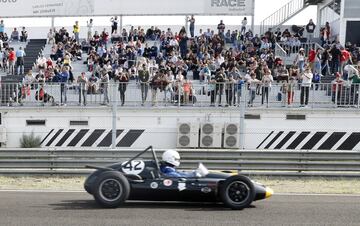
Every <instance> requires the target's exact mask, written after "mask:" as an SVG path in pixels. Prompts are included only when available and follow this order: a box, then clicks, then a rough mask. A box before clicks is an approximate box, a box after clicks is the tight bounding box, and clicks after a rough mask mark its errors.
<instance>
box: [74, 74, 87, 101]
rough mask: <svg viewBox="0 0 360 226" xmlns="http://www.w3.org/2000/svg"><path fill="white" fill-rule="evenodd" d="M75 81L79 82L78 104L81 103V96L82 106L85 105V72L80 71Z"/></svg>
mask: <svg viewBox="0 0 360 226" xmlns="http://www.w3.org/2000/svg"><path fill="white" fill-rule="evenodd" d="M77 83H78V84H79V105H81V96H83V99H84V106H86V95H87V87H88V79H87V77H86V76H85V72H82V73H81V75H80V76H79V77H78V78H77Z"/></svg>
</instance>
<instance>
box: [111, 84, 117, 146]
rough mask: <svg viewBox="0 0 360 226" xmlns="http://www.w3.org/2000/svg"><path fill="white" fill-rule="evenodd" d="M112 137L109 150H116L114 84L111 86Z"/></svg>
mask: <svg viewBox="0 0 360 226" xmlns="http://www.w3.org/2000/svg"><path fill="white" fill-rule="evenodd" d="M112 89H113V90H112V134H111V135H112V136H111V148H112V149H115V148H116V144H115V143H116V108H117V107H116V103H117V102H116V83H114V84H113V86H112Z"/></svg>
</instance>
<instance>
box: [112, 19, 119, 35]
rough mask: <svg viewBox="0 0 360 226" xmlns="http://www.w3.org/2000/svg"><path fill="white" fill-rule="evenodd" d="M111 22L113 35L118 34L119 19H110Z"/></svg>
mask: <svg viewBox="0 0 360 226" xmlns="http://www.w3.org/2000/svg"><path fill="white" fill-rule="evenodd" d="M110 22H111V34H113V33H114V32H115V31H116V32H117V29H118V23H119V21H118V17H117V16H116V17H111V19H110Z"/></svg>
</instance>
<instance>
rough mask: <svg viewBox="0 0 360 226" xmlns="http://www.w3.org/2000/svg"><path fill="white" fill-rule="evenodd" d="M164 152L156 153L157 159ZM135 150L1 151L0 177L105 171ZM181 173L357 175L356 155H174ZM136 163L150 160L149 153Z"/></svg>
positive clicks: (197, 152) (265, 152)
mask: <svg viewBox="0 0 360 226" xmlns="http://www.w3.org/2000/svg"><path fill="white" fill-rule="evenodd" d="M163 151H164V150H157V156H161V154H162V152H163ZM139 152H140V150H105V149H104V150H70V149H66V150H65V149H64V150H60V149H52V150H50V149H47V150H43V149H41V150H40V149H2V150H0V175H9V174H10V175H20V174H21V175H23V174H26V175H37V174H48V175H55V174H61V175H86V174H89V173H90V172H92V170H90V169H86V168H85V165H96V166H106V165H109V164H112V163H116V162H122V161H125V160H127V159H129V158H131V157H133V156H135V155H136V154H137V153H139ZM179 152H180V154H181V157H182V160H181V167H180V168H181V169H194V168H196V167H197V164H198V163H199V162H202V163H203V164H204V165H206V166H207V167H208V168H209V169H211V170H237V171H239V172H240V173H243V174H248V175H262V176H300V177H301V176H322V177H327V176H329V177H358V176H360V152H355V151H348V152H337V151H308V150H303V151H269V150H258V151H249V150H215V149H214V150H185V149H182V150H179ZM141 158H143V159H145V160H146V159H147V160H149V159H152V157H151V153H145V154H144V155H143V156H142V157H141Z"/></svg>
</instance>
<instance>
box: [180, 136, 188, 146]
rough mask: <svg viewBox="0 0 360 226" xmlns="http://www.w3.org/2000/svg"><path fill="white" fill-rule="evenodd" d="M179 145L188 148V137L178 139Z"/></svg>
mask: <svg viewBox="0 0 360 226" xmlns="http://www.w3.org/2000/svg"><path fill="white" fill-rule="evenodd" d="M179 144H180V145H181V146H184V147H185V146H188V145H189V144H190V138H189V137H188V136H181V137H179Z"/></svg>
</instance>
